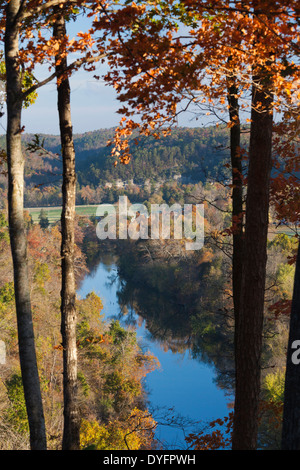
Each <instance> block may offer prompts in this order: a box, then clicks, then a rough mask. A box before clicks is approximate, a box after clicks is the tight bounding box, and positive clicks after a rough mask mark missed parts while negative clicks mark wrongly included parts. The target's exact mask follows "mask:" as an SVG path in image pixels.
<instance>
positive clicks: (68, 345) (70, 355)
mask: <svg viewBox="0 0 300 470" xmlns="http://www.w3.org/2000/svg"><path fill="white" fill-rule="evenodd" d="M65 34H66V28H65V20H64V17H63V15H62V14H59V15H58V16H57V18H56V20H55V24H54V28H53V35H54V37H56V38H58V39H59V38H63V37H64V36H65ZM61 52H63V51H61ZM66 67H67V59H66V56H65V55H64V54H63V53H62V54H61V53H59V54H58V55H57V57H56V72H57V76H58V79H57V96H58V98H57V104H58V113H59V125H60V136H61V149H62V159H63V184H62V198H63V207H62V215H61V234H62V244H61V257H62V288H61V318H62V319H61V333H62V344H63V368H64V370H63V374H64V375H63V377H64V380H63V383H64V431H63V442H62V448H63V450H78V449H79V428H80V418H79V410H78V403H77V346H76V307H75V300H76V285H75V275H74V218H75V192H76V174H75V151H74V145H73V132H72V121H71V106H70V85H69V80H68V77H66V76H65V75H64V71H65V70H66Z"/></svg>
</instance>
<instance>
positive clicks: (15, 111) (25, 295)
mask: <svg viewBox="0 0 300 470" xmlns="http://www.w3.org/2000/svg"><path fill="white" fill-rule="evenodd" d="M19 8H20V1H19V0H11V1H10V2H8V4H7V7H6V30H5V64H6V74H7V136H6V142H7V163H8V210H9V232H10V243H11V251H12V258H13V269H14V287H15V299H16V312H17V324H18V342H19V355H20V365H21V373H22V381H23V388H24V395H25V402H26V409H27V415H28V421H29V429H30V445H31V449H32V450H45V449H46V447H47V444H46V431H45V421H44V413H43V404H42V398H41V391H40V382H39V374H38V368H37V361H36V352H35V340H34V331H33V323H32V312H31V301H30V286H29V278H28V261H27V237H26V230H25V227H24V217H23V213H24V206H23V204H24V201H23V186H24V157H23V154H22V148H21V112H22V82H21V75H20V68H19V64H18V58H19V57H18V56H19V28H18V23H17V22H16V15H17V13H18V11H19Z"/></svg>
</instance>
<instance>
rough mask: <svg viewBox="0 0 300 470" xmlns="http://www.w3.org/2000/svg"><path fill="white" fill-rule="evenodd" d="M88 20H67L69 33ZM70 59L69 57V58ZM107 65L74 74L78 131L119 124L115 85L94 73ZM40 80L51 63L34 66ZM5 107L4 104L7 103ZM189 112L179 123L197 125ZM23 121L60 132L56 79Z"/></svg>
mask: <svg viewBox="0 0 300 470" xmlns="http://www.w3.org/2000/svg"><path fill="white" fill-rule="evenodd" d="M88 22H89V20H87V19H84V18H79V19H77V21H76V22H72V23H69V24H68V34H69V36H70V38H71V37H73V36H74V35H76V34H77V32H79V31H87V29H88ZM70 61H71V59H69V62H70ZM105 71H106V68H105V66H104V65H100V64H99V66H98V68H97V70H96V71H95V72H85V71H84V70H79V71H77V72H75V74H74V75H73V76H72V77H71V79H70V83H71V90H72V95H71V110H72V121H73V131H74V133H75V134H77V133H84V132H88V131H93V130H97V129H100V128H110V127H114V126H117V125H118V123H119V120H120V118H121V116H120V115H119V114H117V113H116V111H117V109H118V107H119V103H118V101H117V99H116V93H115V90H114V88H113V87H111V86H108V85H105V84H104V82H103V81H101V80H99V81H98V80H96V79H94V78H93V75H94V74H96V75H99V76H103V74H104V73H105ZM34 73H35V76H36V77H37V78H38V80H42V79H43V78H46V77H47V76H48V74H49V72H48V67H47V66H45V67H43V68H42V67H41V66H40V67H38V68H37V69H36V70H35V72H34ZM4 109H5V107H4ZM190 119H191V116H190V115H189V114H188V113H184V114H182V115H181V118H180V121H179V125H181V126H198V125H199V123H197V121H192V122H191V121H190ZM22 125H24V126H25V132H26V133H39V134H54V135H58V134H59V126H58V113H57V96H56V83H55V80H53V81H52V82H51V83H49V84H47V85H45V86H43V87H41V88H40V89H39V90H38V98H37V100H36V102H35V103H34V105H32V106H30V108H28V109H26V110H24V111H23V119H22ZM5 128H6V116H5V115H4V116H3V117H2V118H1V119H0V134H3V133H4V132H5Z"/></svg>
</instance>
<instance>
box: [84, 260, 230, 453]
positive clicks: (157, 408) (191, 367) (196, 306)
mask: <svg viewBox="0 0 300 470" xmlns="http://www.w3.org/2000/svg"><path fill="white" fill-rule="evenodd" d="M124 267H125V269H124ZM131 269H132V265H131V267H130V269H129V265H128V262H127V265H126V264H125V265H124V259H123V260H122V257H119V256H114V255H112V254H106V255H105V256H103V257H101V260H100V261H99V262H98V265H97V266H95V267H94V268H93V270H92V271H91V273H90V274H89V275H88V276H86V277H85V279H84V280H83V282H82V284H81V286H80V288H79V290H78V294H79V296H80V297H84V296H85V295H86V294H87V293H88V292H90V291H94V292H95V293H97V294H98V295H99V296H100V297H101V299H102V302H103V305H104V309H103V312H104V315H105V318H106V319H118V320H120V322H121V323H122V325H123V326H131V327H132V326H134V327H135V328H136V331H137V336H138V337H139V339H140V344H141V346H142V348H143V349H148V350H150V351H151V353H153V354H154V355H155V356H156V357H157V358H158V360H159V362H160V364H161V368H160V369H159V370H157V371H154V372H151V373H150V374H149V375H148V376H147V378H146V382H145V387H146V389H147V391H148V395H149V402H150V409H151V410H152V411H153V413H154V417H155V418H156V419H157V421H158V422H159V423H160V425H159V426H158V431H157V435H156V438H157V439H159V440H160V441H162V442H165V444H164V445H165V447H166V448H168V449H171V448H184V447H185V443H184V435H185V434H186V433H187V432H191V430H196V429H197V428H199V427H201V426H203V423H205V422H207V421H212V420H213V419H216V418H222V417H224V416H227V415H228V413H229V410H228V404H229V403H230V402H232V370H233V363H232V332H231V331H230V329H228V328H227V329H226V328H225V326H224V321H223V318H222V316H221V315H219V316H218V315H217V314H216V313H212V310H213V309H214V308H216V305H214V306H212V303H213V302H209V300H208V299H207V296H206V297H205V294H209V293H210V291H211V287H212V286H211V285H210V284H209V283H208V284H207V283H206V282H207V281H206V280H205V276H204V272H202V273H198V274H197V279H195V278H193V275H194V274H193V275H192V273H191V272H189V273H187V272H185V271H184V270H183V271H182V270H180V266H173V267H171V268H170V266H163V265H161V266H160V267H159V266H153V268H152V269H151V267H149V266H148V267H147V271H146V270H143V269H141V270H139V269H137V268H135V272H134V273H133V274H132V270H131ZM187 279H188V281H189V283H190V284H187V283H186V281H187ZM191 283H192V285H191ZM158 286H159V287H158ZM195 290H196V291H198V292H197V295H195ZM183 291H184V295H183ZM213 292H214V293H215V291H214V290H213ZM199 298H200V301H199ZM214 301H216V293H215V295H214ZM208 306H210V307H211V308H208ZM174 416H175V417H176V418H174ZM171 417H173V418H172V419H173V422H170V420H171ZM196 422H197V423H198V424H196ZM199 423H200V424H199Z"/></svg>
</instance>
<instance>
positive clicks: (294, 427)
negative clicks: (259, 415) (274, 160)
mask: <svg viewBox="0 0 300 470" xmlns="http://www.w3.org/2000/svg"><path fill="white" fill-rule="evenodd" d="M299 340H300V244H299V246H298V254H297V261H296V271H295V278H294V290H293V300H292V309H291V316H290V331H289V340H288V348H287V359H286V374H285V389H284V408H283V422H282V447H281V448H282V450H300V373H299V372H300V369H299V368H300V363H299V356H300V354H297V350H299V348H300V343H299ZM296 341H297V342H298V343H295V342H296ZM294 354H295V355H296V356H295V357H294V356H293V355H294Z"/></svg>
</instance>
